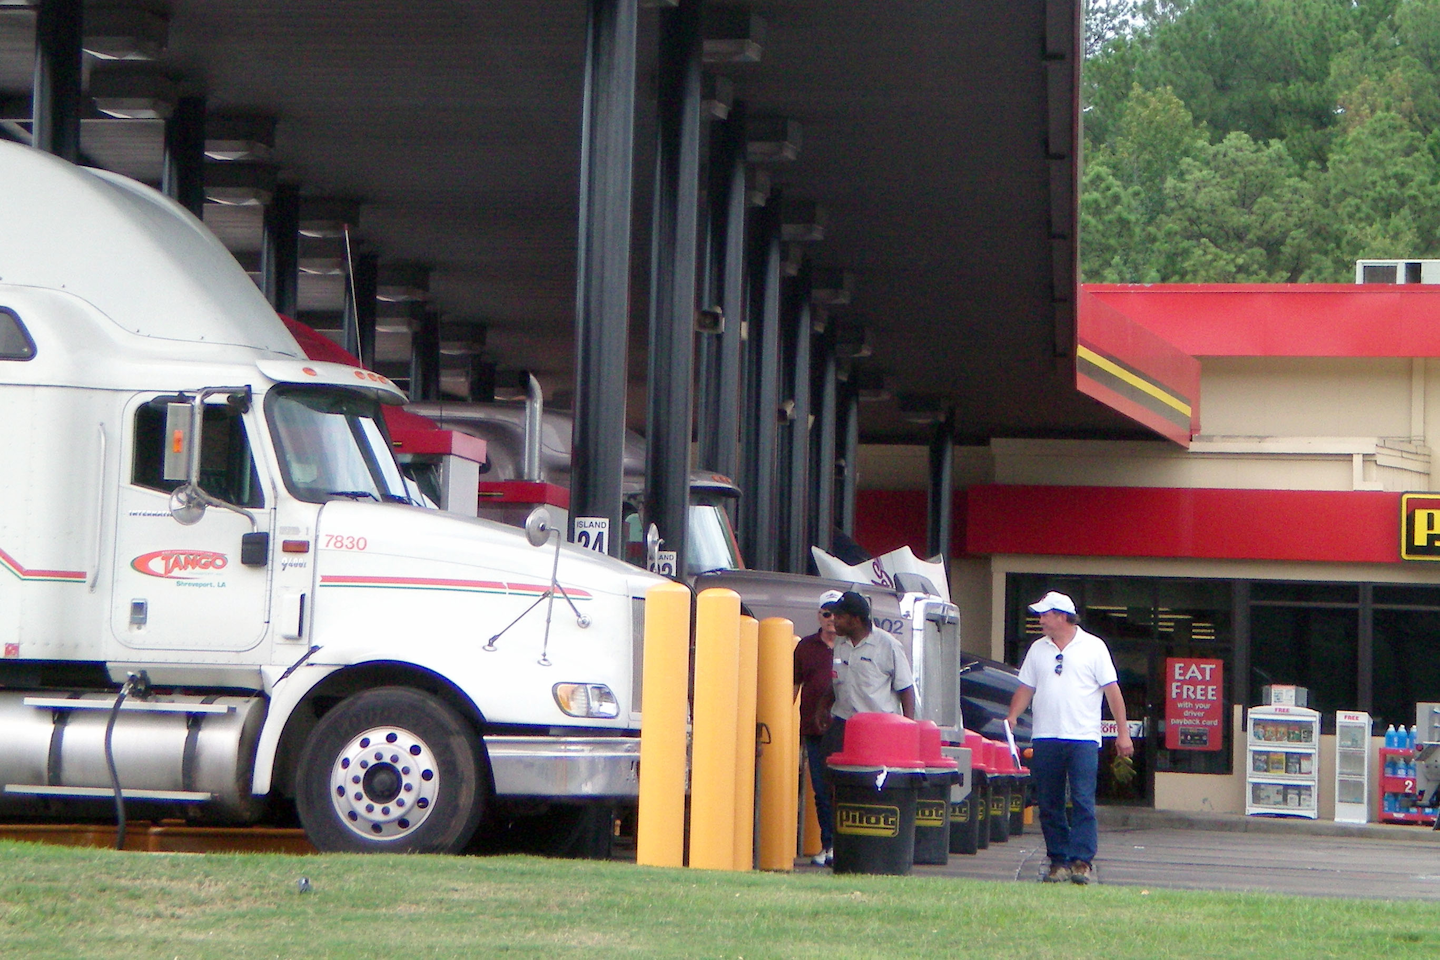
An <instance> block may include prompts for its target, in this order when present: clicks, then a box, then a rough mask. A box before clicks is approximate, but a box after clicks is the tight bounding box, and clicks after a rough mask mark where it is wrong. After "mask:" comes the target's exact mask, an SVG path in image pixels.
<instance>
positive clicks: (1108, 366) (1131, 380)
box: [1075, 345, 1191, 417]
mask: <svg viewBox="0 0 1440 960" xmlns="http://www.w3.org/2000/svg"><path fill="white" fill-rule="evenodd" d="M1075 355H1076V357H1077V358H1079V359H1081V360H1085V361H1088V362H1090V363H1093V364H1094V365H1095V366H1097V367H1099V368H1100V369H1101V370H1104V371H1105V372H1106V373H1108V374H1110V375H1111V376H1113V377H1117V378H1119V379H1120V380H1123V381H1125V382H1126V383H1128V384H1130V386H1132V387H1134V388H1135V389H1137V390H1140V391H1142V392H1144V393H1148V394H1149V395H1150V396H1152V397H1154V398H1155V399H1156V400H1159V401H1160V402H1161V403H1163V404H1165V405H1166V406H1167V407H1173V408H1174V409H1176V410H1178V411H1180V412H1181V413H1183V414H1184V415H1185V416H1187V417H1188V416H1190V415H1191V414H1190V404H1188V403H1186V402H1185V401H1184V400H1181V399H1180V398H1179V397H1177V396H1175V395H1174V394H1173V393H1168V392H1166V391H1165V390H1162V389H1161V388H1160V387H1157V386H1156V385H1155V384H1153V383H1151V382H1150V381H1149V380H1146V379H1144V378H1143V377H1138V376H1136V375H1135V374H1133V373H1131V372H1130V371H1129V370H1126V369H1125V368H1124V367H1122V366H1120V365H1119V364H1117V363H1115V362H1114V361H1112V360H1109V359H1107V358H1105V357H1102V356H1101V355H1100V354H1098V353H1096V352H1095V351H1094V350H1091V349H1090V348H1089V347H1087V346H1084V345H1077V346H1076V351H1075Z"/></svg>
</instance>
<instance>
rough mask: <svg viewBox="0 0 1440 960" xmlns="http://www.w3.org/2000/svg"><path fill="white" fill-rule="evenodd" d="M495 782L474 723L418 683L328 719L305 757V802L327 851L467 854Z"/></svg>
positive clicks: (375, 693)
mask: <svg viewBox="0 0 1440 960" xmlns="http://www.w3.org/2000/svg"><path fill="white" fill-rule="evenodd" d="M487 780H488V777H487V776H486V775H485V761H484V759H483V756H482V754H481V750H480V744H479V742H478V740H477V738H476V736H475V732H474V731H473V730H472V729H471V728H470V725H469V724H467V723H466V722H465V721H464V720H462V719H461V718H460V717H459V716H457V715H456V713H455V711H453V710H451V709H450V708H449V707H447V706H446V705H445V704H443V703H441V702H440V701H439V700H437V699H435V698H434V697H432V696H430V695H429V694H427V693H423V692H421V691H419V690H413V689H410V688H408V687H378V688H376V689H374V690H366V691H363V692H361V693H357V694H355V695H353V696H351V697H349V698H347V699H346V700H344V701H342V702H341V703H340V704H339V705H338V706H336V707H335V708H333V709H332V710H330V712H329V713H327V714H325V716H323V717H321V718H320V722H319V723H318V724H316V726H315V729H314V730H313V731H312V732H311V734H310V737H309V739H308V740H306V742H305V747H304V749H303V750H301V752H300V760H299V767H298V768H297V769H296V771H295V787H296V790H295V805H296V808H297V809H298V811H299V814H300V822H301V823H302V824H304V826H305V833H306V834H307V835H308V836H309V838H310V842H311V843H313V844H315V846H316V847H317V848H319V849H320V850H321V851H324V852H350V853H458V852H460V851H461V850H463V849H464V848H465V845H466V844H467V843H468V842H469V841H470V837H471V835H472V834H474V832H475V827H476V825H477V824H478V823H479V822H480V816H481V814H482V813H483V812H484V808H485V798H486V789H487Z"/></svg>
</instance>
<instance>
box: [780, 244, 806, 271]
mask: <svg viewBox="0 0 1440 960" xmlns="http://www.w3.org/2000/svg"><path fill="white" fill-rule="evenodd" d="M804 264H805V246H804V244H799V243H784V244H781V245H780V275H781V276H782V277H798V276H800V268H801V267H802V266H804Z"/></svg>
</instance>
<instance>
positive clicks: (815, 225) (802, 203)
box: [780, 197, 828, 243]
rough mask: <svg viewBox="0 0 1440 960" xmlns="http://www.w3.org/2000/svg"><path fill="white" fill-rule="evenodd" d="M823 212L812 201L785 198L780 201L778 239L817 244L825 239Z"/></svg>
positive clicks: (788, 241) (822, 209) (824, 217)
mask: <svg viewBox="0 0 1440 960" xmlns="http://www.w3.org/2000/svg"><path fill="white" fill-rule="evenodd" d="M827 219H828V217H826V215H825V210H824V208H823V207H821V206H820V205H819V204H817V203H816V202H815V201H814V200H800V199H797V198H793V197H785V198H784V199H782V200H781V201H780V239H781V240H784V241H786V242H787V243H817V242H819V241H821V240H824V239H825V221H826V220H827Z"/></svg>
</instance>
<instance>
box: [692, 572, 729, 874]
mask: <svg viewBox="0 0 1440 960" xmlns="http://www.w3.org/2000/svg"><path fill="white" fill-rule="evenodd" d="M739 685H740V595H739V594H738V593H736V592H735V591H734V590H725V589H722V588H713V589H710V590H702V591H701V592H700V595H699V596H698V597H696V598H695V713H694V718H693V719H692V720H691V727H692V733H691V743H690V866H692V867H695V868H697V869H701V870H733V869H735V738H736V734H735V723H736V710H737V707H738V703H739V697H740V689H739Z"/></svg>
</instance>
